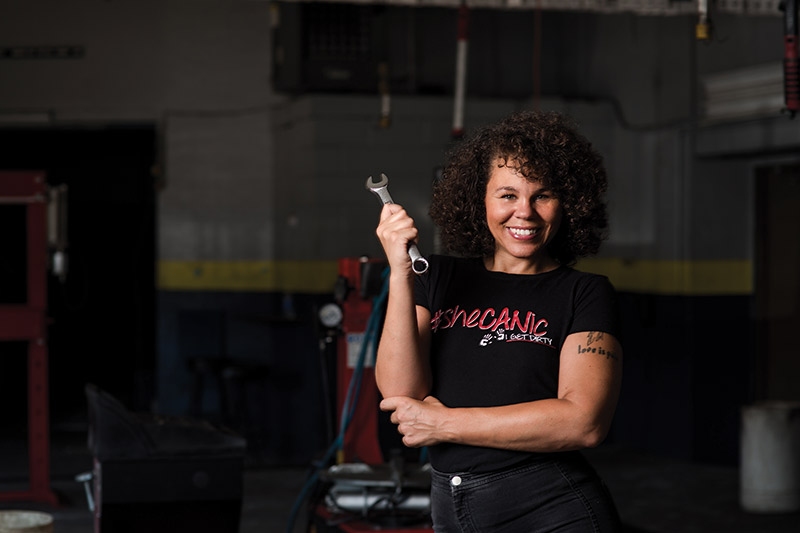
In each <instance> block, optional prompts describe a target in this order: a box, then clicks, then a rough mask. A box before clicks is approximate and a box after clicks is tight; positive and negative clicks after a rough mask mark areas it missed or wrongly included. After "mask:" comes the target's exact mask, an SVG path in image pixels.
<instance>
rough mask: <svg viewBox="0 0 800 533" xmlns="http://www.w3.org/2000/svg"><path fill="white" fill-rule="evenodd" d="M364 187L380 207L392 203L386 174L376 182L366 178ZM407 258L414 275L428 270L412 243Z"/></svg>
mask: <svg viewBox="0 0 800 533" xmlns="http://www.w3.org/2000/svg"><path fill="white" fill-rule="evenodd" d="M366 185H367V190H369V191H372V192H374V193H375V194H376V195H377V196H378V198H379V199H380V202H381V204H382V205H385V204H393V203H394V202H393V201H392V197H391V195H390V194H389V178H387V177H386V174H381V179H380V181H377V182H375V181H372V176H370V177H369V178H367V184H366ZM408 256H409V257H411V270H413V271H414V273H415V274H422V273H423V272H425V271H426V270H428V260H427V259H425V258H424V257H422V254H421V253H419V249H418V248H417V245H416V244H414V243H413V242H412V243H411V244H409V245H408Z"/></svg>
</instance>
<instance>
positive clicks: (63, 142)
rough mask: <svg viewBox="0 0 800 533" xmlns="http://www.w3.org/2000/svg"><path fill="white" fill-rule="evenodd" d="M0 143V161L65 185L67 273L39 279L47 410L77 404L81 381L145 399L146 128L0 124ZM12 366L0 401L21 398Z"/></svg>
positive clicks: (150, 319) (72, 409)
mask: <svg viewBox="0 0 800 533" xmlns="http://www.w3.org/2000/svg"><path fill="white" fill-rule="evenodd" d="M0 146H2V150H0V169H3V170H42V171H44V172H45V173H46V176H47V183H48V185H50V186H53V187H55V186H58V185H62V184H63V185H66V187H67V189H68V210H67V220H68V224H67V241H68V248H67V256H68V272H67V275H66V278H65V279H64V280H63V281H62V280H59V278H58V277H56V276H54V275H50V276H49V280H48V316H49V317H50V319H51V323H50V326H49V330H48V333H49V342H48V344H49V359H50V404H51V411H50V412H51V419H52V420H53V421H59V420H64V419H68V418H70V417H72V416H73V415H76V414H78V415H80V414H82V413H84V412H85V411H86V398H85V395H84V385H85V384H86V383H95V384H97V385H98V386H100V387H101V388H103V389H105V390H107V391H108V392H110V393H111V394H113V395H114V396H116V397H118V398H119V399H120V400H121V401H122V402H123V403H124V404H126V405H130V406H135V407H136V408H139V409H146V408H148V407H149V405H148V404H149V402H150V400H151V398H152V396H153V389H154V386H153V381H154V378H153V374H154V370H155V243H156V236H155V234H156V230H155V228H156V220H155V219H156V202H155V188H154V178H153V173H152V169H153V165H154V163H155V160H156V133H155V128H154V127H153V126H152V125H142V126H139V125H136V126H127V127H118V126H115V127H99V128H80V129H72V128H46V129H32V128H31V129H28V128H26V129H0ZM5 216H6V217H7V218H9V219H13V217H14V216H15V213H13V212H8V213H6V215H5ZM4 220H5V219H4ZM10 249H11V250H12V251H13V249H14V247H13V246H12V247H10ZM7 250H8V249H7ZM13 253H16V252H13ZM12 264H16V263H13V262H12ZM7 288H9V287H7ZM8 294H11V295H13V291H11V292H10V293H8ZM18 366H19V367H20V368H19V370H20V372H22V375H19V376H11V375H4V376H0V389H3V390H4V392H3V393H2V397H3V399H4V400H10V399H12V398H16V399H17V400H16V403H17V404H18V405H21V406H24V404H25V397H26V392H25V386H26V380H25V375H24V371H25V367H24V365H18ZM7 405H9V404H7ZM11 405H13V404H11ZM19 411H20V412H21V413H24V407H21V408H20V409H19Z"/></svg>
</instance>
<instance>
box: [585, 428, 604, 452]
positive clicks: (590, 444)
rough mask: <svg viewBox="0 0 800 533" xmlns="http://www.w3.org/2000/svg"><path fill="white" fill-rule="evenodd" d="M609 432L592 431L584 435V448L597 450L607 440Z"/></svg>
mask: <svg viewBox="0 0 800 533" xmlns="http://www.w3.org/2000/svg"><path fill="white" fill-rule="evenodd" d="M607 434H608V432H607V431H590V432H587V433H586V434H584V436H583V439H582V446H583V448H596V447H597V446H600V444H602V442H603V441H604V440H606V435H607Z"/></svg>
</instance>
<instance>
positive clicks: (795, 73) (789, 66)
mask: <svg viewBox="0 0 800 533" xmlns="http://www.w3.org/2000/svg"><path fill="white" fill-rule="evenodd" d="M781 9H783V16H784V26H783V27H784V31H783V45H784V54H783V90H784V101H785V103H786V110H787V111H789V115H790V116H791V118H794V116H795V114H797V112H798V111H800V66H798V44H797V1H796V0H785V1H784V2H782V5H781Z"/></svg>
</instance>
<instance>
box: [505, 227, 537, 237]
mask: <svg viewBox="0 0 800 533" xmlns="http://www.w3.org/2000/svg"><path fill="white" fill-rule="evenodd" d="M508 229H509V230H510V231H511V233H513V234H514V235H520V236H530V235H533V234H534V233H536V230H533V229H519V228H508Z"/></svg>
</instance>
